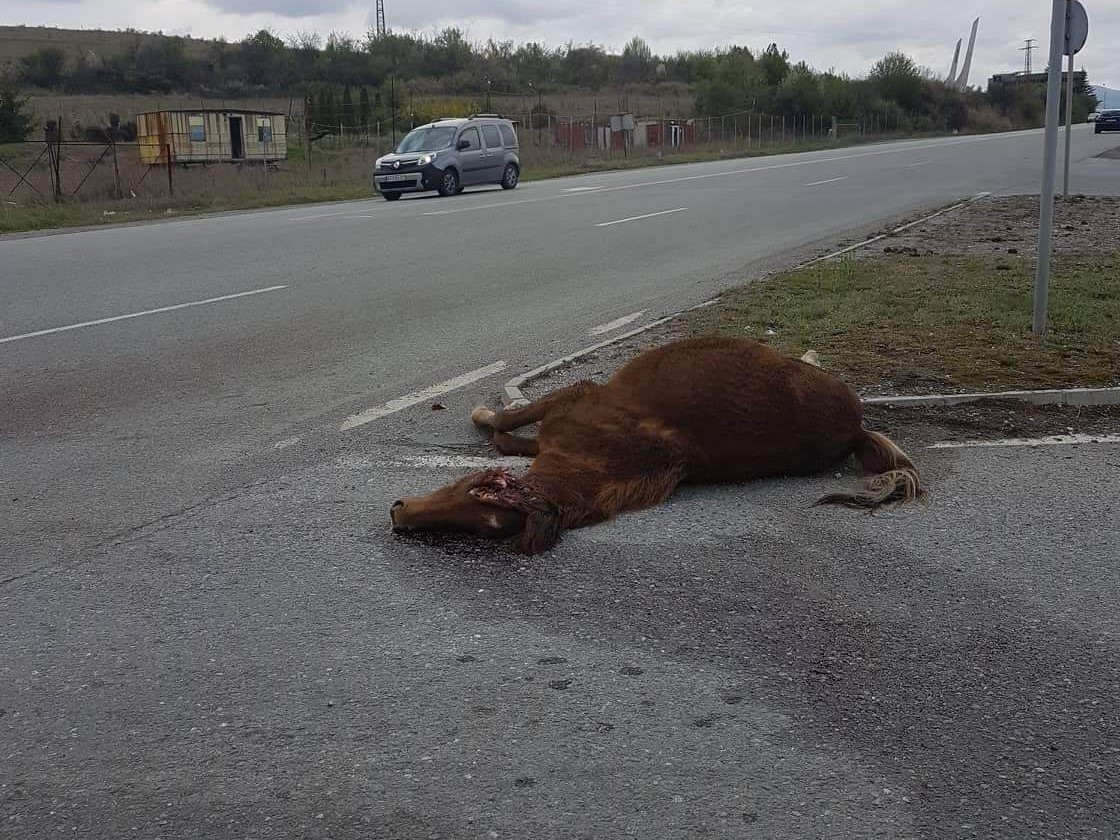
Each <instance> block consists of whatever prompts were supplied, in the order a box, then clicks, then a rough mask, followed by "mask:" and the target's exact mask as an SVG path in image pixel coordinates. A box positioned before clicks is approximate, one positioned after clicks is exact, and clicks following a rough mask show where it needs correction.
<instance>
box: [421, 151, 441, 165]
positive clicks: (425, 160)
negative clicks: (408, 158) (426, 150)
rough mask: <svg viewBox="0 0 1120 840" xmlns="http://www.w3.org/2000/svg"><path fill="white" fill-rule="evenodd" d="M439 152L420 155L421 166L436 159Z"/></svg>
mask: <svg viewBox="0 0 1120 840" xmlns="http://www.w3.org/2000/svg"><path fill="white" fill-rule="evenodd" d="M437 154H439V153H438V152H432V153H431V154H428V155H422V156H421V157H420V160H419V161H418V163H419V164H420V165H421V166H427V165H428V164H429V163H431V162H432V161H434V160H435V159H436V155H437Z"/></svg>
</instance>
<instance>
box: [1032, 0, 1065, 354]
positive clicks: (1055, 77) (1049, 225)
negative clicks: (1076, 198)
mask: <svg viewBox="0 0 1120 840" xmlns="http://www.w3.org/2000/svg"><path fill="white" fill-rule="evenodd" d="M1067 2H1068V0H1053V3H1054V7H1053V9H1052V13H1051V15H1050V77H1049V79H1047V82H1046V140H1045V143H1044V145H1043V152H1042V191H1041V196H1040V202H1039V203H1040V204H1041V207H1040V211H1039V223H1038V270H1037V272H1036V274H1035V280H1034V325H1033V326H1034V333H1035V335H1042V334H1043V333H1044V332H1046V307H1047V296H1048V294H1049V288H1050V246H1051V239H1052V236H1053V232H1054V230H1053V229H1054V181H1055V175H1056V171H1055V170H1056V169H1057V164H1058V160H1057V158H1058V120H1059V118H1060V113H1061V109H1060V105H1061V94H1062V52H1063V49H1062V47H1063V46H1064V44H1065V36H1066V4H1067Z"/></svg>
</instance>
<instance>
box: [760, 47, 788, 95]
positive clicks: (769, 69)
mask: <svg viewBox="0 0 1120 840" xmlns="http://www.w3.org/2000/svg"><path fill="white" fill-rule="evenodd" d="M758 66H759V69H760V70H761V71H762V81H763V83H764V84H765V85H766V86H767V87H771V88H776V87H777V86H778V85H780V84H781V83H782V82H783V81H785V78H786V76H787V75H789V53H787V52H786V51H785V50H779V49H778V45H777V44H771V45H770V46H768V47H767V48H766V51H765V52H763V53H762V55H761V56H759V58H758Z"/></svg>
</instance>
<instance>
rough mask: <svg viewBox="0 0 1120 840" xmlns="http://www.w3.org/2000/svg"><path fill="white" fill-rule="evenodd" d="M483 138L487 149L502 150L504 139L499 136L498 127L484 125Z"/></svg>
mask: <svg viewBox="0 0 1120 840" xmlns="http://www.w3.org/2000/svg"><path fill="white" fill-rule="evenodd" d="M482 138H483V139H484V140H485V141H486V148H488V149H500V148H502V138H501V137H500V136H499V135H498V127H497V126H496V125H484V126H483V127H482Z"/></svg>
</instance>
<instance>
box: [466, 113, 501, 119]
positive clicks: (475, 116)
mask: <svg viewBox="0 0 1120 840" xmlns="http://www.w3.org/2000/svg"><path fill="white" fill-rule="evenodd" d="M468 119H472V120H477V119H487V120H504V119H505V117H503V116H502V115H501V114H471V115H470V117H468Z"/></svg>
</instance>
